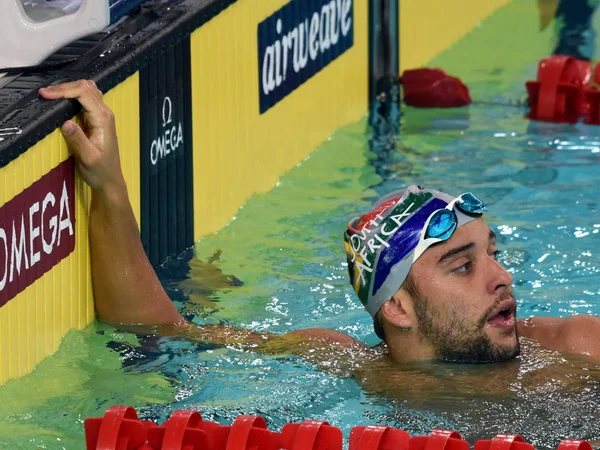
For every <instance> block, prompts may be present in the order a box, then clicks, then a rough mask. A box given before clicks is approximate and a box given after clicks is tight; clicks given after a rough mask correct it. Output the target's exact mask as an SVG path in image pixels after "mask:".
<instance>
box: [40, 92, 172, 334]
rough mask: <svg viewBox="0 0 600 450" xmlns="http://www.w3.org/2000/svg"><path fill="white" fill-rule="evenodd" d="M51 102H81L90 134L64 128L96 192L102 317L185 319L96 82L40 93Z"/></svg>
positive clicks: (93, 227)
mask: <svg viewBox="0 0 600 450" xmlns="http://www.w3.org/2000/svg"><path fill="white" fill-rule="evenodd" d="M40 94H41V95H42V96H43V97H45V98H46V99H48V100H57V99H65V98H71V99H77V100H78V101H79V103H80V104H81V106H82V108H83V121H82V123H84V124H85V127H84V128H85V132H84V131H83V130H82V128H80V127H79V125H77V124H75V123H74V122H72V121H70V120H69V121H67V122H65V124H64V125H63V126H62V127H61V130H62V132H63V135H64V137H65V141H66V142H67V145H68V146H69V150H71V152H72V153H73V155H74V156H75V158H76V161H77V169H78V172H79V174H80V176H81V177H82V178H83V180H84V181H85V182H86V183H87V184H88V185H89V186H90V187H91V189H92V202H91V210H90V217H89V221H90V224H89V235H90V252H91V265H92V283H93V290H94V300H95V303H96V310H97V312H98V316H99V317H100V319H102V320H104V321H107V322H112V323H119V324H123V323H125V324H133V323H143V324H169V323H170V324H172V323H177V322H181V321H182V317H181V316H180V314H179V312H178V311H177V309H176V308H175V306H174V305H173V303H172V302H171V300H170V299H169V297H168V296H167V294H166V293H165V291H164V290H163V288H162V286H161V284H160V282H159V281H158V278H157V277H156V274H155V273H154V269H153V268H152V266H151V265H150V262H149V261H148V258H147V257H146V254H145V252H144V249H143V247H142V243H141V240H140V234H139V230H138V226H137V222H136V220H135V217H134V215H133V210H132V208H131V204H130V202H129V197H128V194H127V186H126V183H125V179H124V177H123V172H122V170H121V164H120V160H119V148H118V142H117V133H116V127H115V120H114V115H113V113H112V111H111V110H110V109H109V108H108V106H107V105H106V104H105V103H104V101H103V100H102V93H101V92H100V91H99V90H98V88H97V87H96V85H95V84H94V82H93V81H89V80H88V81H86V80H79V81H75V82H72V83H64V84H62V85H58V86H51V87H49V88H45V89H40Z"/></svg>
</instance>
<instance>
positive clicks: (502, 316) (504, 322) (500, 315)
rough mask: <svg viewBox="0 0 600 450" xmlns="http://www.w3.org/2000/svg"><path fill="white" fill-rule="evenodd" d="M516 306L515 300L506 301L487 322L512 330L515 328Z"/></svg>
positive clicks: (494, 311)
mask: <svg viewBox="0 0 600 450" xmlns="http://www.w3.org/2000/svg"><path fill="white" fill-rule="evenodd" d="M515 317H516V304H515V300H514V299H513V298H511V299H507V300H504V301H503V302H502V303H500V304H499V305H498V306H497V307H496V308H494V310H493V311H492V313H491V314H490V315H489V316H488V319H487V322H488V323H489V324H490V325H492V326H494V327H498V328H502V329H507V330H508V329H512V328H514V326H515Z"/></svg>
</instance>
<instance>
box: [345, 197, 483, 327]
mask: <svg viewBox="0 0 600 450" xmlns="http://www.w3.org/2000/svg"><path fill="white" fill-rule="evenodd" d="M466 195H469V196H470V198H473V199H475V200H474V201H477V202H480V201H479V200H478V199H477V198H476V197H474V196H473V195H472V194H466ZM453 200H456V197H452V196H451V195H448V194H445V193H443V192H440V191H435V190H431V189H424V188H422V187H420V186H415V185H412V186H408V187H407V188H406V189H401V190H398V191H394V192H391V193H389V194H388V195H386V196H384V197H382V198H381V199H379V200H378V201H377V202H376V203H375V205H373V209H372V210H371V211H370V212H369V213H367V214H365V215H363V216H361V217H356V218H354V219H352V220H351V221H350V223H349V224H348V229H347V230H346V232H345V233H344V241H345V246H346V255H347V259H348V272H349V274H350V283H351V284H352V287H353V288H354V290H355V291H356V294H357V295H358V298H359V299H360V301H361V302H362V304H363V305H364V307H365V308H366V310H367V311H368V312H369V314H371V316H373V317H375V314H377V311H379V308H381V305H383V304H384V303H385V302H386V301H388V300H389V299H390V298H392V296H393V295H394V294H395V293H396V291H398V289H400V286H401V285H402V283H403V282H404V280H405V279H406V277H407V276H408V272H409V271H410V268H411V266H412V265H413V263H414V260H415V258H414V251H415V247H416V246H417V244H418V243H419V239H420V236H421V232H422V230H423V228H424V227H425V224H426V223H427V220H428V219H429V217H430V216H431V215H432V214H433V213H434V212H436V211H437V210H440V209H444V208H446V206H448V204H449V203H450V202H452V201H453ZM469 206H471V205H469ZM476 207H477V208H478V210H477V214H465V213H464V212H462V211H461V210H460V208H451V209H452V210H453V211H454V213H455V214H456V219H454V218H453V220H454V221H456V220H457V223H456V225H455V227H454V228H452V229H451V231H450V233H449V234H447V237H445V238H444V239H443V240H445V239H448V238H449V236H450V235H451V234H452V232H453V231H454V229H455V228H458V227H460V226H462V225H464V224H466V223H468V222H470V221H472V220H475V219H476V218H477V217H478V216H480V215H481V213H480V211H484V210H485V207H484V206H483V203H480V204H478V205H476ZM432 241H435V242H439V241H440V240H439V239H438V240H435V239H432ZM435 242H433V243H435ZM433 243H431V244H429V245H427V247H428V246H430V245H432V244H433ZM422 245H423V244H422ZM420 248H422V247H420ZM419 256H420V255H419V254H418V255H417V258H418V257H419Z"/></svg>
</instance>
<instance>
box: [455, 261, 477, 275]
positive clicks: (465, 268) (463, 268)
mask: <svg viewBox="0 0 600 450" xmlns="http://www.w3.org/2000/svg"><path fill="white" fill-rule="evenodd" d="M471 267H473V263H472V262H471V261H469V262H466V263H464V264H463V265H462V266H458V267H457V268H456V269H453V270H452V273H467V272H469V270H471Z"/></svg>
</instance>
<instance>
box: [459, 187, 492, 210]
mask: <svg viewBox="0 0 600 450" xmlns="http://www.w3.org/2000/svg"><path fill="white" fill-rule="evenodd" d="M456 206H458V208H459V209H460V210H461V211H463V212H465V213H468V214H481V213H483V212H484V211H487V208H486V207H485V205H484V204H483V202H482V201H481V200H479V199H478V198H477V197H475V196H474V195H473V194H471V193H470V192H467V193H466V194H463V195H461V196H460V200H459V201H458V202H456Z"/></svg>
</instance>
